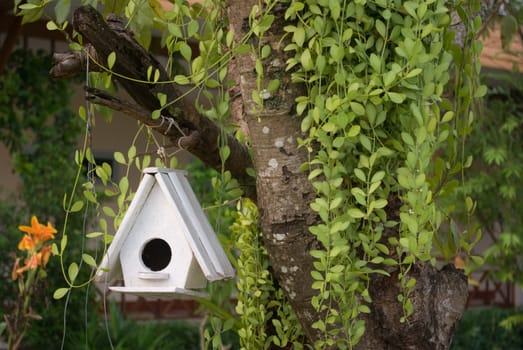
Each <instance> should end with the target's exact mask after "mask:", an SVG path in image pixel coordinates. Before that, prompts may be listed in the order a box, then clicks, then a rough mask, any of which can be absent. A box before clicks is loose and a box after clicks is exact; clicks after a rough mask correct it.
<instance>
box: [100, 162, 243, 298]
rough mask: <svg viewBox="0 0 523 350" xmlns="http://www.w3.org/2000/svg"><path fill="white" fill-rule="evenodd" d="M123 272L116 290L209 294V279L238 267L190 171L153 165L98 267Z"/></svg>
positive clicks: (104, 277)
mask: <svg viewBox="0 0 523 350" xmlns="http://www.w3.org/2000/svg"><path fill="white" fill-rule="evenodd" d="M122 276H123V281H124V285H123V286H109V289H110V290H112V291H115V292H122V293H131V294H135V295H139V296H144V297H156V298H176V297H180V296H188V297H205V293H202V292H200V291H197V289H201V288H204V287H205V286H206V285H207V281H217V280H221V279H226V278H231V277H233V276H234V270H233V268H232V266H231V263H230V262H229V260H228V258H227V256H226V254H225V252H224V251H223V248H222V246H221V245H220V242H219V241H218V238H217V236H216V234H215V233H214V231H213V229H212V227H211V225H210V224H209V221H208V220H207V217H206V216H205V214H204V213H203V210H202V208H201V206H200V204H199V202H198V200H197V199H196V196H195V194H194V192H193V190H192V188H191V186H190V185H189V181H188V180H187V177H186V172H184V171H180V170H172V169H161V168H147V169H145V170H144V177H143V179H142V181H141V182H140V185H139V186H138V189H137V190H136V193H135V195H134V198H133V200H132V202H131V204H130V206H129V209H128V210H127V213H126V214H125V216H124V218H123V220H122V222H121V224H120V226H119V228H118V231H117V232H116V234H115V236H114V239H113V241H112V243H111V245H110V246H109V248H108V250H107V253H106V255H105V257H104V259H103V260H102V263H101V264H100V267H99V269H98V271H97V280H98V281H106V282H107V283H109V282H111V281H112V280H114V279H116V278H121V277H122Z"/></svg>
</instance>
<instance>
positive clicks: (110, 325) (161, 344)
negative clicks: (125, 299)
mask: <svg viewBox="0 0 523 350" xmlns="http://www.w3.org/2000/svg"><path fill="white" fill-rule="evenodd" d="M109 348H111V349H118V350H124V349H143V350H160V349H187V350H199V349H200V347H199V333H198V327H197V326H196V325H193V324H190V323H188V322H183V321H164V322H161V321H152V322H150V321H149V322H138V321H133V320H129V319H126V318H125V317H124V316H123V315H122V313H121V312H120V310H119V309H118V306H117V305H116V304H115V303H110V304H109V310H108V315H107V320H101V319H100V318H98V319H92V320H91V321H90V323H89V324H88V327H87V331H86V332H85V333H84V332H82V331H73V332H71V334H70V335H69V336H68V338H67V341H66V346H65V347H64V349H70V350H75V349H86V350H88V349H93V350H94V349H109Z"/></svg>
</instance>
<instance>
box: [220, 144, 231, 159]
mask: <svg viewBox="0 0 523 350" xmlns="http://www.w3.org/2000/svg"><path fill="white" fill-rule="evenodd" d="M230 154H231V149H230V148H229V146H227V145H225V146H222V147H220V158H221V160H222V161H223V162H225V161H226V160H227V159H228V158H229V155H230Z"/></svg>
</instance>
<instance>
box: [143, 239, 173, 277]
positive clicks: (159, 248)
mask: <svg viewBox="0 0 523 350" xmlns="http://www.w3.org/2000/svg"><path fill="white" fill-rule="evenodd" d="M171 257H172V252H171V247H170V246H169V244H168V243H167V242H166V241H164V240H163V239H161V238H154V239H151V240H150V241H148V242H147V243H145V244H144V246H143V249H142V262H143V264H144V265H145V266H146V267H148V268H149V269H151V271H160V270H163V269H165V268H166V267H167V265H169V263H170V262H171Z"/></svg>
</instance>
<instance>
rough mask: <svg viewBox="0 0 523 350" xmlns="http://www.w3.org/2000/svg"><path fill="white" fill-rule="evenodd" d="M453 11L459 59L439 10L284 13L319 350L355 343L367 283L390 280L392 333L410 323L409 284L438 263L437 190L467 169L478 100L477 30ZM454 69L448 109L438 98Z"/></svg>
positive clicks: (350, 6)
mask: <svg viewBox="0 0 523 350" xmlns="http://www.w3.org/2000/svg"><path fill="white" fill-rule="evenodd" d="M477 3H479V2H475V4H474V5H472V4H467V5H466V6H477ZM462 6H464V5H463V4H462V3H460V2H457V3H456V4H454V9H456V10H457V11H458V13H459V14H460V16H461V19H462V20H463V21H464V22H465V24H466V26H467V29H468V31H467V33H469V34H468V37H467V42H466V43H465V49H464V52H463V53H462V54H460V55H459V56H458V52H459V51H458V48H457V45H456V44H454V43H453V42H452V38H453V37H452V32H451V31H450V30H449V24H450V11H451V8H449V4H447V2H445V1H438V0H428V1H387V0H378V1H365V0H361V1H327V0H318V1H308V2H307V3H306V4H305V3H303V2H300V1H290V4H289V7H288V10H287V12H286V18H287V19H289V20H292V21H294V22H295V24H293V25H289V26H287V27H286V31H287V32H288V33H289V35H290V36H291V40H292V43H291V44H289V45H288V46H287V48H286V50H293V51H294V52H295V56H294V58H292V59H290V60H288V62H287V69H288V70H294V73H293V74H292V80H293V81H294V82H295V83H303V84H305V85H306V87H307V94H306V95H304V96H302V97H299V98H298V99H297V112H298V113H299V114H301V115H303V121H302V131H303V132H307V134H308V136H307V137H306V138H304V139H303V140H301V144H302V145H303V147H307V149H308V150H309V152H310V153H311V160H310V162H309V163H308V164H306V168H307V169H308V171H309V179H310V180H311V181H312V183H313V186H314V187H315V189H316V190H317V194H318V197H317V198H316V200H315V201H314V202H313V203H312V204H311V208H312V209H313V210H314V211H316V212H317V213H318V215H319V216H320V217H321V219H322V223H321V224H320V225H317V226H313V227H311V228H310V230H311V232H312V233H313V234H314V235H315V236H316V237H317V238H318V240H319V241H320V242H321V243H322V245H323V247H324V249H322V250H315V251H312V252H311V253H312V254H313V256H314V257H315V258H316V263H315V268H316V270H315V271H313V272H312V274H313V278H314V279H315V282H314V284H313V288H314V289H316V290H318V295H317V296H316V297H314V298H313V301H312V302H313V305H314V306H315V308H316V309H317V310H318V311H320V312H323V314H324V315H325V316H324V318H323V319H322V320H319V321H317V322H316V323H315V325H314V327H316V328H317V329H319V330H321V331H322V332H323V333H324V337H323V339H322V340H320V341H318V342H317V343H316V344H315V346H316V347H318V348H323V347H325V346H333V345H336V346H337V347H339V348H352V347H353V346H354V345H355V344H357V343H358V341H359V339H360V338H361V336H362V335H363V333H364V330H365V324H364V321H363V320H361V317H360V316H359V314H360V313H369V312H370V307H369V306H370V304H371V303H372V300H371V297H370V295H369V289H368V288H369V278H370V276H371V275H372V274H385V275H388V274H389V273H392V272H393V271H396V270H397V271H399V272H398V276H397V278H398V280H399V283H400V285H401V294H399V295H398V296H397V299H398V302H400V303H401V304H402V305H403V310H404V316H403V317H402V318H401V320H400V321H401V322H408V317H409V316H410V315H411V314H412V313H413V312H414V309H413V305H412V302H411V300H410V298H409V296H410V294H411V292H412V290H413V289H414V287H415V284H416V280H415V278H412V277H409V272H410V270H411V269H412V268H413V266H415V265H416V264H423V263H431V264H434V263H435V258H434V257H433V255H432V254H431V253H432V249H433V239H434V236H435V234H436V233H437V231H438V230H440V229H442V227H441V224H442V222H443V221H444V220H445V219H446V218H447V217H448V215H449V214H450V212H448V211H446V210H447V208H442V207H441V206H440V205H438V202H439V200H440V197H445V195H446V192H445V190H447V189H448V188H447V187H445V184H446V182H448V180H449V179H450V178H451V177H452V176H455V175H456V174H459V172H460V171H461V169H463V167H464V166H469V165H470V159H465V158H464V157H465V150H464V149H463V148H462V147H461V145H462V144H463V142H464V138H465V137H466V135H467V134H468V133H469V132H470V125H471V123H472V118H473V117H472V116H473V113H472V111H471V104H472V102H473V99H474V98H476V97H479V96H481V95H482V94H483V91H484V88H481V89H478V84H477V75H478V70H479V66H478V64H479V63H477V60H476V58H477V57H478V55H479V51H480V47H479V45H478V43H477V42H476V41H475V40H474V38H473V35H474V33H475V31H477V29H478V25H479V24H480V23H481V21H480V20H479V21H478V19H479V17H476V18H470V17H468V16H470V15H465V14H470V13H471V12H470V11H465V10H464V9H463V8H462ZM471 36H472V38H471ZM458 59H459V60H458ZM453 66H455V67H456V71H455V76H454V78H455V79H454V84H453V85H452V86H451V87H452V91H457V92H458V95H459V96H458V98H457V99H455V100H452V99H447V98H446V96H445V92H446V89H447V87H448V85H449V81H450V79H451V76H450V71H451V67H453ZM464 67H466V68H465V69H464ZM450 101H453V103H450ZM456 144H459V145H460V146H456ZM448 145H450V147H449V148H447V147H448ZM445 152H447V153H446V154H444V153H445ZM441 153H443V155H444V156H448V158H447V159H448V160H443V159H445V158H444V157H443V156H438V154H441ZM434 160H435V163H434ZM434 164H436V166H434ZM441 165H442V167H441ZM447 193H448V192H447ZM466 201H467V203H469V208H468V209H469V210H472V209H473V205H472V200H471V199H470V198H469V197H467V198H466ZM466 238H469V237H466ZM466 240H467V239H462V240H461V241H460V240H458V242H457V246H456V247H457V248H456V249H457V250H455V251H454V252H453V253H454V254H456V253H457V252H458V250H459V249H461V248H463V247H464V244H460V243H462V242H464V241H466ZM467 241H468V240H467ZM466 247H467V248H468V249H467V251H469V250H470V247H469V246H468V245H467V246H466ZM339 325H342V326H343V327H341V328H340V327H338V326H339Z"/></svg>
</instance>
